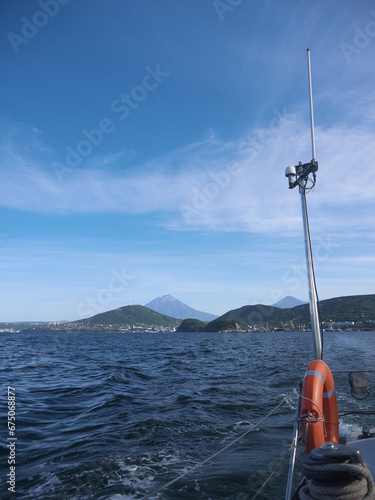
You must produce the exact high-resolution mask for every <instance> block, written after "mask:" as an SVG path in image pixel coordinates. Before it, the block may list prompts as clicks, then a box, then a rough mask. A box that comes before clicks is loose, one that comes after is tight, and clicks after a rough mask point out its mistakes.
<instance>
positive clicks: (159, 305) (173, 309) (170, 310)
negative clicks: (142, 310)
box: [145, 295, 217, 322]
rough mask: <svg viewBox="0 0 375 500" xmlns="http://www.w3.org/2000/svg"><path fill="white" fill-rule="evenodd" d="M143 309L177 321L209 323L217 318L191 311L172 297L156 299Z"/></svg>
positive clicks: (194, 310) (201, 312) (164, 296)
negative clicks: (146, 308) (188, 320)
mask: <svg viewBox="0 0 375 500" xmlns="http://www.w3.org/2000/svg"><path fill="white" fill-rule="evenodd" d="M145 307H148V308H149V309H152V310H154V311H156V312H158V313H160V314H166V315H167V316H171V317H173V318H177V319H197V320H199V321H204V322H209V321H213V320H215V319H216V318H217V316H216V315H214V314H210V313H206V312H203V311H198V310H197V309H193V308H192V307H190V306H188V305H187V304H184V303H183V302H181V301H180V300H178V299H176V297H173V295H163V296H161V297H156V299H154V300H152V301H151V302H148V303H147V304H146V305H145Z"/></svg>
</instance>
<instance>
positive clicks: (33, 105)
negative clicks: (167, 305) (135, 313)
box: [0, 0, 375, 321]
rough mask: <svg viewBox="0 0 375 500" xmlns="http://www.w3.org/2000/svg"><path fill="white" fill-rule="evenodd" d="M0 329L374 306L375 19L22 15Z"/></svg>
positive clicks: (225, 9) (206, 9)
mask: <svg viewBox="0 0 375 500" xmlns="http://www.w3.org/2000/svg"><path fill="white" fill-rule="evenodd" d="M0 14H1V15H0V37H1V45H0V47H1V49H0V50H1V60H2V78H1V83H0V86H1V93H0V95H1V108H0V130H1V143H0V179H1V181H0V272H1V274H0V275H1V285H2V286H1V291H0V294H1V297H0V303H1V308H0V321H44V320H45V321H52V320H55V321H59V320H74V319H79V318H83V317H88V316H91V315H93V314H96V313H98V312H102V311H105V310H110V309H114V308H116V307H120V306H123V305H128V304H133V303H136V304H145V303H147V302H149V301H150V300H152V299H154V298H155V297H157V296H161V295H164V294H168V293H170V294H172V295H174V296H176V297H177V298H178V299H180V300H181V301H183V302H185V303H187V304H188V305H190V306H192V307H195V308H197V309H200V310H205V311H207V312H211V313H214V314H223V313H224V312H226V311H228V310H229V309H233V308H236V307H241V306H243V305H245V304H256V303H264V304H272V303H274V302H276V301H277V300H279V299H281V298H282V297H284V296H285V295H293V296H296V297H298V298H300V299H302V300H306V299H307V284H306V277H305V270H304V247H303V234H302V222H301V210H300V199H299V194H298V192H297V190H294V191H289V190H288V187H287V180H286V179H285V177H284V171H285V167H286V166H287V165H295V164H297V163H298V161H300V160H301V161H303V162H308V161H310V160H311V145H310V129H309V108H308V87H307V67H306V49H307V47H309V48H310V50H311V62H312V71H313V92H314V112H315V125H316V153H317V159H318V161H319V172H318V182H317V186H316V188H315V191H314V192H312V193H310V194H309V195H308V207H309V215H310V222H311V233H312V241H313V247H314V255H315V263H316V276H317V284H318V291H319V295H320V298H322V299H325V298H331V297H336V296H341V295H354V294H367V293H375V286H374V285H375V255H374V238H375V210H374V208H375V203H374V193H375V175H374V174H375V165H374V160H375V142H374V132H375V121H374V118H375V92H374V84H375V65H374V54H375V6H374V4H373V2H372V1H370V0H363V1H361V2H353V1H351V0H350V1H349V0H337V1H336V0H331V1H330V2H326V1H322V0H318V1H316V2H310V1H304V0H302V1H297V0H293V1H292V0H285V1H284V0H283V1H276V0H265V1H262V2H260V1H255V0H242V1H241V0H222V1H221V0H179V1H177V0H138V1H137V2H131V1H120V0H106V1H104V0H102V1H99V0H70V1H69V0H59V1H58V0H39V1H34V0H28V1H26V0H23V1H22V0H20V1H17V2H14V1H13V0H4V1H2V2H1V6H0Z"/></svg>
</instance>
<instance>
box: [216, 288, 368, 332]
mask: <svg viewBox="0 0 375 500" xmlns="http://www.w3.org/2000/svg"><path fill="white" fill-rule="evenodd" d="M320 310H321V315H322V321H326V322H329V321H341V322H344V321H354V322H360V321H362V322H366V321H375V294H372V295H353V296H348V297H337V298H334V299H327V300H322V301H321V302H320ZM219 319H221V320H234V321H238V322H241V323H246V324H248V325H254V324H258V325H259V324H264V325H265V324H267V323H268V324H269V326H276V327H278V326H281V324H282V323H287V322H290V321H293V323H294V324H299V323H305V324H306V325H307V324H308V323H309V322H310V310H309V305H308V304H303V305H301V306H296V307H293V308H291V309H279V308H278V307H274V306H265V305H262V304H257V305H254V306H243V307H240V308H239V309H233V310H232V311H229V312H227V313H225V314H224V315H223V316H220V318H219Z"/></svg>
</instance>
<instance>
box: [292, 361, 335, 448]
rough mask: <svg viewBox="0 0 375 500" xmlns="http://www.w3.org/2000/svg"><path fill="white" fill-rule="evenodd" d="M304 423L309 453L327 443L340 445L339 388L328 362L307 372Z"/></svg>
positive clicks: (304, 386) (316, 365)
mask: <svg viewBox="0 0 375 500" xmlns="http://www.w3.org/2000/svg"><path fill="white" fill-rule="evenodd" d="M300 420H301V423H302V439H303V441H304V444H305V449H306V453H310V452H311V450H313V449H314V448H318V447H319V446H323V445H324V444H325V443H326V442H327V441H329V442H331V443H334V444H337V443H338V442H339V414H338V409H337V397H336V389H335V384H334V381H333V377H332V373H331V370H330V369H329V367H328V365H327V364H326V363H325V362H324V361H321V360H315V361H313V362H312V363H311V364H310V366H309V367H308V369H307V371H306V373H305V378H304V379H303V385H302V394H301V410H300Z"/></svg>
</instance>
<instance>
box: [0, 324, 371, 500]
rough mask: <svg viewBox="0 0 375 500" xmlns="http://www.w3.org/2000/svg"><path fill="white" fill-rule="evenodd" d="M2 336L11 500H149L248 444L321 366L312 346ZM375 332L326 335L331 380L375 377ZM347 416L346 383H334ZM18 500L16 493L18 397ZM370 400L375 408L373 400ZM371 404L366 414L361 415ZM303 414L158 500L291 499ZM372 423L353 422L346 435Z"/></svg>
mask: <svg viewBox="0 0 375 500" xmlns="http://www.w3.org/2000/svg"><path fill="white" fill-rule="evenodd" d="M1 335H2V338H1V340H2V346H1V360H2V361H1V369H0V377H1V385H0V387H1V394H0V403H1V420H2V422H0V425H1V444H2V451H1V456H0V466H1V484H0V490H1V492H0V497H1V498H2V499H8V498H9V499H11V498H17V499H34V498H41V499H81V498H82V499H112V500H120V499H141V498H143V497H144V496H146V495H147V494H149V493H151V492H153V491H155V490H156V489H157V488H158V487H160V486H162V485H163V484H165V483H167V482H168V481H171V480H172V479H174V478H175V477H177V476H178V475H180V474H182V473H183V472H186V471H187V470H188V469H189V468H191V467H193V466H195V465H196V464H198V463H199V462H200V461H202V460H204V459H205V458H207V457H208V456H210V455H211V454H213V453H215V452H216V451H218V450H219V449H220V448H222V447H223V446H225V445H226V444H228V443H229V442H231V441H232V440H233V439H235V437H236V436H238V435H239V434H241V433H243V432H245V431H246V430H247V429H249V428H250V426H251V425H252V424H254V423H256V422H257V421H258V420H259V419H260V418H262V417H263V416H264V415H266V414H267V413H268V412H269V411H270V410H272V409H273V408H274V407H275V406H276V405H277V404H278V403H279V402H280V401H281V400H282V398H283V396H285V395H286V394H289V393H290V392H291V391H292V389H293V388H294V387H297V385H298V382H299V380H300V378H301V377H302V376H303V373H304V371H305V369H306V367H307V365H308V364H309V362H310V361H311V359H312V347H311V336H310V334H308V333H300V334H297V333H251V334H250V333H246V334H245V333H239V334H234V333H225V334H149V333H147V334H146V333H141V334H119V333H113V334H110V333H105V334H98V333H95V334H87V333H81V334H53V335H52V334H42V333H39V334H24V335H22V334H14V335H9V334H7V335H5V334H1ZM374 354H375V333H371V332H366V333H365V332H363V333H354V332H353V333H331V334H326V338H325V347H324V359H325V360H326V361H327V362H328V363H329V364H330V365H331V368H335V367H336V368H338V367H339V366H341V364H342V365H343V366H344V367H345V368H348V367H350V368H356V367H357V362H358V363H362V364H364V365H365V366H366V367H367V368H373V367H374V363H373V359H374ZM335 380H336V386H337V388H338V391H339V394H340V395H339V406H344V407H345V406H348V405H352V402H351V401H352V400H351V398H350V397H349V396H344V395H343V393H342V391H341V386H342V387H343V388H345V390H346V389H347V386H348V383H347V375H345V376H344V375H337V376H335ZM8 386H11V387H14V388H15V392H16V437H17V442H16V493H15V494H13V493H11V492H8V491H7V487H8V485H7V484H6V480H7V476H6V474H7V473H9V465H8V463H7V460H8V457H9V449H6V445H7V444H8V443H9V441H7V438H8V437H9V434H8V429H7V411H8V409H7V406H6V405H7V387H8ZM369 399H371V398H369ZM362 404H363V403H362ZM294 408H295V403H294V402H290V403H288V404H284V405H283V406H282V407H281V408H280V410H279V411H278V412H277V414H275V415H272V416H271V417H270V418H269V419H267V420H266V421H265V422H264V423H262V424H261V425H260V426H259V427H258V428H257V429H256V430H255V431H254V432H251V433H250V434H248V435H247V436H246V437H245V438H244V439H242V440H241V441H239V442H238V443H236V444H235V445H234V446H233V447H231V448H230V449H228V450H226V451H225V452H224V453H222V454H221V455H220V456H218V457H217V458H215V459H214V460H212V461H211V462H209V463H208V464H206V465H204V466H202V467H201V468H199V469H198V470H196V471H195V472H193V473H192V474H190V475H188V476H186V477H184V478H183V479H181V480H180V481H179V482H177V483H175V484H173V485H172V486H170V487H168V488H167V489H165V490H164V491H163V492H161V493H159V494H157V495H154V496H153V498H158V499H191V498H193V499H221V498H227V499H236V500H247V499H249V500H250V499H251V498H253V496H254V495H255V493H256V492H257V491H258V489H259V487H260V485H261V484H262V483H263V482H264V481H265V480H266V479H267V477H268V476H269V475H270V474H271V473H272V472H273V471H274V474H273V476H272V478H271V480H270V481H269V482H268V483H267V486H266V487H265V489H264V490H263V491H262V493H260V494H259V495H258V496H257V498H259V499H281V498H284V494H285V486H286V476H287V470H288V462H289V453H288V447H289V444H290V442H291V439H292V428H293V418H294ZM362 423H363V419H362V417H351V416H348V417H345V418H343V419H342V425H341V433H348V432H349V431H350V430H351V429H358V430H359V429H360V427H361V425H362Z"/></svg>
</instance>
